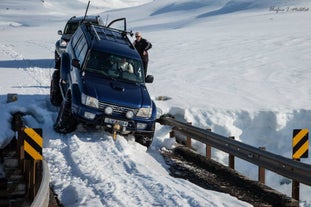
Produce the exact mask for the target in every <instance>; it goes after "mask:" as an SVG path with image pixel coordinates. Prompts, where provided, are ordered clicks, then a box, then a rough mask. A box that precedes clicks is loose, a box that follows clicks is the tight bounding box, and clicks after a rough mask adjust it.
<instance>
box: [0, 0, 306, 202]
mask: <svg viewBox="0 0 311 207" xmlns="http://www.w3.org/2000/svg"><path fill="white" fill-rule="evenodd" d="M0 4H1V7H0V71H1V77H0V116H1V117H2V119H1V120H0V125H1V129H2V130H1V131H0V147H4V146H5V145H6V144H7V143H8V142H9V141H10V140H11V138H12V137H13V136H14V132H13V131H12V130H11V129H10V119H11V114H12V113H14V112H17V111H22V112H25V113H26V115H25V116H24V119H25V121H26V122H27V124H28V125H29V127H32V128H42V129H43V138H44V150H43V153H44V157H45V159H46V161H47V162H48V165H49V169H50V174H51V180H50V183H51V185H52V186H53V188H54V190H55V192H56V193H57V194H58V196H59V199H60V201H61V202H62V203H63V204H64V206H66V207H68V206H155V205H158V206H211V207H216V206H217V207H218V206H232V205H234V206H251V205H250V204H247V203H245V202H243V201H239V200H238V199H236V198H234V197H232V196H230V195H228V194H222V193H218V192H214V191H210V190H205V189H202V188H200V187H198V186H195V185H194V184H191V183H190V182H188V181H186V180H182V179H176V178H172V177H170V176H169V170H168V167H169V166H167V165H166V164H165V162H164V160H163V158H162V157H161V155H160V152H161V150H170V149H172V148H174V146H175V139H174V138H169V131H170V127H168V126H161V125H159V124H157V125H156V132H155V137H154V140H153V143H152V145H151V147H150V148H149V149H148V150H147V149H146V148H145V147H143V146H141V145H139V144H138V143H135V142H134V141H133V138H132V137H128V138H126V137H123V136H118V137H117V140H116V141H114V140H113V139H112V136H111V135H110V134H109V133H107V132H103V131H101V130H95V131H94V130H90V129H86V128H84V127H83V126H79V127H78V129H77V130H76V131H75V132H73V133H70V134H67V135H60V134H57V133H56V132H54V131H53V127H52V126H53V123H54V121H55V119H56V117H57V111H58V108H57V107H55V106H53V105H51V103H50V102H49V89H50V79H51V75H52V73H53V71H54V69H53V67H54V60H53V58H54V50H55V42H56V41H57V40H58V39H59V38H60V36H59V35H57V31H58V30H63V28H64V26H65V23H66V21H67V20H68V19H69V18H70V17H71V16H73V15H76V16H80V15H84V12H85V8H86V5H87V1H85V0H68V1H62V0H53V1H52V0H41V1H40V0H29V1H27V2H25V1H23V0H2V1H1V3H0ZM88 14H99V15H100V16H101V17H102V18H103V19H104V20H105V21H106V22H109V21H111V20H113V19H115V18H120V17H126V18H127V23H128V29H129V30H132V31H133V32H136V31H140V32H141V33H142V35H143V37H144V38H146V39H148V40H149V41H150V42H151V43H152V45H153V47H152V49H151V50H150V51H149V54H150V61H149V67H148V73H149V74H151V75H153V76H154V78H155V80H154V82H153V83H152V84H147V87H148V90H149V93H150V95H151V97H152V99H153V100H154V101H155V103H156V105H157V113H158V116H160V115H162V114H165V113H170V114H172V115H174V116H175V117H176V118H177V119H179V120H181V121H187V122H192V124H193V125H195V126H198V127H201V128H211V129H212V131H213V132H216V133H218V134H220V135H223V136H235V138H236V140H238V141H241V142H244V143H246V144H249V145H252V146H255V147H261V146H265V147H266V150H267V151H270V152H273V153H275V154H279V155H282V156H284V157H288V158H291V156H292V133H293V130H294V129H300V128H307V129H310V128H311V126H310V125H311V124H310V123H311V122H310V121H311V107H310V105H311V98H310V93H311V84H309V80H310V78H311V73H310V67H311V56H310V53H311V36H310V34H311V27H310V26H309V24H310V23H309V22H310V20H311V2H310V1H307V0H272V1H271V0H269V1H268V0H261V1H256V0H231V1H229V0H205V1H198V0H181V1H174V0H166V1H164V0H154V1H152V0H142V1H135V0H118V1H108V0H93V1H91V4H90V9H89V13H88ZM132 40H134V39H132ZM11 93H13V94H18V100H17V101H16V102H12V103H7V94H11ZM160 96H164V97H166V98H167V99H166V100H159V99H158V97H160ZM193 146H194V148H195V149H196V150H197V151H198V152H199V153H201V154H202V155H204V153H205V147H204V145H202V144H200V143H198V142H195V141H194V142H193ZM309 154H310V153H309ZM212 158H213V159H214V160H217V161H218V162H220V163H223V164H227V163H228V156H227V155H226V154H225V153H223V152H220V151H218V150H215V149H213V151H212ZM301 161H302V162H304V163H307V164H311V158H304V159H301ZM236 169H237V170H238V171H239V172H241V173H242V174H244V175H246V176H248V177H249V178H251V179H257V167H255V166H254V165H252V164H248V163H246V162H245V161H242V160H240V159H237V160H236ZM1 174H3V172H1V166H0V176H1ZM287 180H288V179H286V178H284V177H281V176H278V175H276V174H274V173H273V172H270V171H267V172H266V184H267V185H269V186H271V187H273V188H275V189H277V190H278V191H280V192H282V193H284V194H287V195H289V196H290V195H291V184H281V183H287V182H284V181H287ZM300 191H301V192H300V198H301V202H300V206H304V207H305V206H311V198H310V197H309V196H308V195H310V194H311V188H310V186H306V185H301V189H300Z"/></svg>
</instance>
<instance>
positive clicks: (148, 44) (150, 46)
mask: <svg viewBox="0 0 311 207" xmlns="http://www.w3.org/2000/svg"><path fill="white" fill-rule="evenodd" d="M145 41H146V42H145V45H146V47H145V51H147V50H149V49H151V48H152V44H151V42H149V41H148V40H145Z"/></svg>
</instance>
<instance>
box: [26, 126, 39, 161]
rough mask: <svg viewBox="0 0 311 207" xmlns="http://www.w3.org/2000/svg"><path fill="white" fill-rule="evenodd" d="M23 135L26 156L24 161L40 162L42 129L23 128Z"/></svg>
mask: <svg viewBox="0 0 311 207" xmlns="http://www.w3.org/2000/svg"><path fill="white" fill-rule="evenodd" d="M24 133H25V134H26V136H25V138H24V150H25V152H26V154H27V155H28V156H27V155H26V156H25V159H27V158H28V159H33V160H42V146H43V138H42V129H32V128H25V129H24Z"/></svg>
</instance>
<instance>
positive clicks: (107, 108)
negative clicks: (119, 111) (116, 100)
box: [105, 106, 113, 114]
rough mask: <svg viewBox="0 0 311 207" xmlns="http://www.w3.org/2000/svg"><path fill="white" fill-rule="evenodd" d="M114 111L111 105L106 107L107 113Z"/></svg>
mask: <svg viewBox="0 0 311 207" xmlns="http://www.w3.org/2000/svg"><path fill="white" fill-rule="evenodd" d="M112 112H113V109H112V108H111V107H110V106H107V107H106V108H105V114H112Z"/></svg>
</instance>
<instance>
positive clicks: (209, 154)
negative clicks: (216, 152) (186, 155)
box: [205, 129, 212, 159]
mask: <svg viewBox="0 0 311 207" xmlns="http://www.w3.org/2000/svg"><path fill="white" fill-rule="evenodd" d="M207 131H212V130H211V129H207ZM205 146H206V158H207V159H211V158H212V148H211V146H210V145H208V144H206V145H205Z"/></svg>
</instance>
